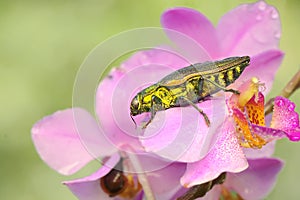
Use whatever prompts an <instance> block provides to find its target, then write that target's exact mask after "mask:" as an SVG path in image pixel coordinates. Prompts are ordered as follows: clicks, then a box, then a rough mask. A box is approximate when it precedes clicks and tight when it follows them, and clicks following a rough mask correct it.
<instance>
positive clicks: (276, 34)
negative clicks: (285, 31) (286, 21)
mask: <svg viewBox="0 0 300 200" xmlns="http://www.w3.org/2000/svg"><path fill="white" fill-rule="evenodd" d="M274 36H275V38H277V39H280V37H281V32H280V31H276V32H275V34H274Z"/></svg>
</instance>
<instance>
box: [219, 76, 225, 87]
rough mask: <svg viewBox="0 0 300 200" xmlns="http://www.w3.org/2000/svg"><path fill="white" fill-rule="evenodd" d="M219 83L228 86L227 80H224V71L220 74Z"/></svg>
mask: <svg viewBox="0 0 300 200" xmlns="http://www.w3.org/2000/svg"><path fill="white" fill-rule="evenodd" d="M218 83H219V85H221V86H226V82H225V80H224V73H220V74H219V75H218Z"/></svg>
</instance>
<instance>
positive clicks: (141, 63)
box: [120, 46, 190, 81]
mask: <svg viewBox="0 0 300 200" xmlns="http://www.w3.org/2000/svg"><path fill="white" fill-rule="evenodd" d="M148 65H156V66H161V67H162V68H165V67H167V68H170V69H174V70H177V69H180V68H182V67H185V66H188V65H190V63H189V61H188V60H186V59H185V58H184V57H182V56H181V55H180V54H179V52H178V51H177V50H175V49H171V48H170V47H165V46H160V47H155V48H153V49H151V50H145V51H139V52H137V53H135V54H133V55H132V56H131V57H130V58H129V59H128V60H126V61H125V62H123V63H122V64H121V66H120V68H121V69H125V70H126V71H131V70H133V69H135V68H140V67H146V66H148ZM157 81H158V80H157Z"/></svg>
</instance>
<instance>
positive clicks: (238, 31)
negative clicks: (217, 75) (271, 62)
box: [217, 1, 281, 56]
mask: <svg viewBox="0 0 300 200" xmlns="http://www.w3.org/2000/svg"><path fill="white" fill-rule="evenodd" d="M217 32H218V38H219V45H221V51H222V55H224V56H227V55H255V54H258V53H261V52H264V51H267V50H270V49H278V45H279V39H280V35H281V24H280V18H279V13H278V11H277V10H276V8H275V7H273V6H270V5H267V4H266V3H265V2H264V1H258V2H257V3H253V4H243V5H240V6H239V7H237V8H235V9H234V10H232V11H230V12H228V13H226V14H225V15H224V16H223V17H222V18H221V20H220V22H219V24H218V27H217Z"/></svg>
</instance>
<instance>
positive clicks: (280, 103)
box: [275, 99, 284, 107]
mask: <svg viewBox="0 0 300 200" xmlns="http://www.w3.org/2000/svg"><path fill="white" fill-rule="evenodd" d="M275 103H276V105H277V106H280V107H281V106H283V105H284V102H283V100H281V99H279V100H277V101H276V102H275Z"/></svg>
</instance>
